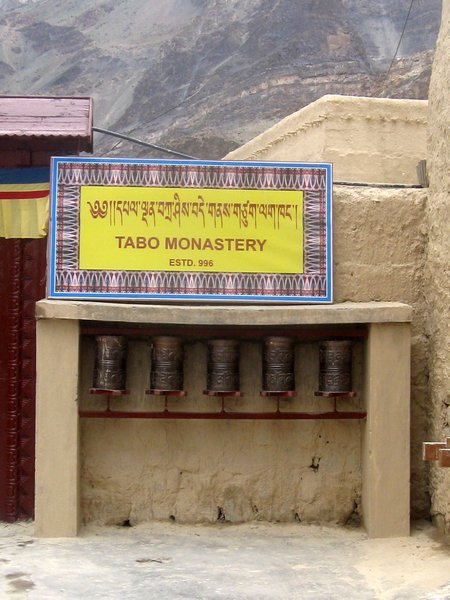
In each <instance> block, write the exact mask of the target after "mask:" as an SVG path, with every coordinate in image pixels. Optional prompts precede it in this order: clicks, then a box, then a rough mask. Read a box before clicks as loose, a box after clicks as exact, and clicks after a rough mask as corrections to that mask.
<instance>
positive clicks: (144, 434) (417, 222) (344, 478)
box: [80, 186, 428, 524]
mask: <svg viewBox="0 0 450 600" xmlns="http://www.w3.org/2000/svg"><path fill="white" fill-rule="evenodd" d="M425 203H426V191H424V190H420V189H408V190H404V189H402V190H391V189H382V188H377V189H375V190H374V189H371V188H363V187H356V186H336V187H335V190H334V252H335V265H334V274H335V300H336V301H337V302H345V301H347V300H354V301H367V300H389V301H390V300H401V301H403V302H406V303H409V304H412V305H413V306H414V307H415V316H414V320H413V348H412V352H413V365H414V369H413V370H414V376H413V391H412V404H413V409H412V410H413V416H414V422H415V425H414V430H413V445H412V454H413V477H414V481H415V482H416V485H415V494H414V497H413V498H414V505H415V510H416V512H418V513H426V511H427V509H428V503H427V494H426V486H425V483H424V477H423V473H422V470H423V468H424V467H423V463H422V461H421V459H420V445H421V442H422V441H423V439H424V437H425V427H426V418H425V404H426V393H425V388H426V369H425V366H424V365H425V363H426V359H425V357H426V340H425V338H424V335H423V331H422V329H423V327H422V325H421V323H422V322H423V312H424V306H423V295H422V270H423V257H424V251H425V243H426V236H425V232H424V230H423V220H424V214H425ZM363 352H364V345H363V343H362V342H357V343H356V345H355V348H354V387H355V390H356V391H357V392H358V397H357V398H356V399H354V400H351V401H346V402H347V403H348V404H344V405H342V408H349V409H350V408H353V407H358V406H361V402H363V399H362V395H363V394H362V392H363V389H362V387H363V386H362V382H363V377H364V374H363V367H362V364H363ZM93 353H94V347H93V340H92V338H89V337H85V338H83V340H82V350H81V356H82V374H81V381H80V399H81V406H82V408H83V409H89V408H97V409H101V408H103V404H102V403H104V400H102V399H99V398H98V397H95V396H94V397H93V396H89V395H88V393H87V390H88V388H89V387H90V386H91V385H92V365H93ZM241 355H242V358H241V389H242V391H243V392H244V396H243V398H241V399H238V400H237V399H227V406H229V407H230V409H232V408H233V407H236V408H239V410H248V411H260V410H261V411H262V410H274V408H275V404H274V400H273V399H270V398H269V399H268V398H261V397H260V396H259V390H260V389H261V344H260V343H258V342H252V341H243V342H242V344H241ZM296 380H297V391H298V393H297V397H296V398H294V399H291V400H285V401H282V406H283V408H285V409H286V410H293V411H295V410H310V411H318V410H327V409H329V408H330V406H331V405H330V401H329V400H326V399H319V398H315V397H314V391H315V390H316V389H317V381H318V344H317V343H314V342H299V343H298V344H297V346H296ZM205 382H206V346H205V343H204V342H203V341H198V340H197V341H195V340H192V341H189V340H188V341H187V343H186V362H185V389H187V391H188V396H187V397H186V398H174V399H171V400H170V403H171V407H172V408H173V409H174V410H175V409H176V408H179V409H180V410H200V411H202V410H203V411H207V410H217V409H218V408H219V405H218V404H217V403H218V402H219V400H217V399H214V398H208V397H205V396H203V394H202V391H203V389H204V387H205ZM128 387H129V388H130V390H131V394H130V396H127V397H125V398H122V399H121V398H117V399H114V401H113V402H114V407H115V408H116V409H119V407H121V406H122V407H123V408H126V409H130V410H152V409H154V410H158V409H160V408H162V402H163V401H162V400H160V399H158V398H154V397H149V396H146V395H145V393H144V390H145V389H146V388H148V387H149V348H148V342H146V341H145V340H144V339H141V340H139V339H138V340H134V341H131V343H130V351H129V381H128ZM360 496H361V423H360V422H358V421H348V422H345V421H329V422H327V421H297V422H276V421H265V422H264V421H240V422H236V421H229V422H221V421H177V420H174V421H164V420H157V421H144V420H142V421H137V420H136V421H134V420H128V419H124V420H120V421H114V420H105V421H102V420H94V419H93V420H89V419H86V420H84V419H83V420H82V422H81V505H82V516H83V520H84V521H85V522H91V521H97V522H100V523H108V524H112V523H123V522H127V521H130V522H131V523H136V522H140V521H145V520H151V519H163V520H166V519H170V518H172V519H175V520H176V521H179V522H205V521H206V522H215V521H217V520H219V521H220V520H229V521H231V522H240V521H247V520H251V519H261V520H270V521H295V520H300V521H302V522H314V521H315V522H318V521H319V522H320V521H321V522H338V523H346V522H352V523H355V522H358V519H359V509H360Z"/></svg>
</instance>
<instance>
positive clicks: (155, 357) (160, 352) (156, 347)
mask: <svg viewBox="0 0 450 600" xmlns="http://www.w3.org/2000/svg"><path fill="white" fill-rule="evenodd" d="M183 355H184V353H183V342H182V340H181V338H178V337H172V336H158V337H155V338H153V340H152V351H151V362H152V369H151V374H150V387H151V388H152V389H154V390H166V391H172V390H182V389H183Z"/></svg>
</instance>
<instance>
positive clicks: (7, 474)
mask: <svg viewBox="0 0 450 600" xmlns="http://www.w3.org/2000/svg"><path fill="white" fill-rule="evenodd" d="M46 245H47V239H46V238H43V239H38V240H28V239H27V240H16V239H9V240H5V239H3V238H0V520H4V521H15V520H17V519H27V518H33V516H34V459H35V385H36V366H35V365H36V327H35V316H34V314H35V303H36V301H37V300H40V299H42V298H44V297H45V271H46Z"/></svg>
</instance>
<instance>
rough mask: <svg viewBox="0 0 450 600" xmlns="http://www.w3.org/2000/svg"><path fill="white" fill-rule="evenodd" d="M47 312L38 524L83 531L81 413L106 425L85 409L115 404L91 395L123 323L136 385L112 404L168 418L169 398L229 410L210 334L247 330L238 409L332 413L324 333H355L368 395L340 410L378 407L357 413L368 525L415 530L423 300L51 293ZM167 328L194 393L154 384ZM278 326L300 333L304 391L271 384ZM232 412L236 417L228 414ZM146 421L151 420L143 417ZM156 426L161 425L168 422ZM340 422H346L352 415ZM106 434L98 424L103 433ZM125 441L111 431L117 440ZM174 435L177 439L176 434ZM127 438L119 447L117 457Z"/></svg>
mask: <svg viewBox="0 0 450 600" xmlns="http://www.w3.org/2000/svg"><path fill="white" fill-rule="evenodd" d="M36 315H37V388H36V398H37V404H36V432H37V433H36V440H37V442H36V517H35V532H36V535H40V536H72V535H77V532H78V527H79V523H80V504H79V498H80V476H79V473H80V455H81V454H80V443H81V440H82V439H84V434H83V430H84V433H86V430H85V428H84V427H83V428H82V435H81V436H80V422H84V424H86V425H87V424H88V423H90V424H91V425H95V423H93V420H90V419H85V418H81V419H80V411H81V412H82V413H83V412H84V411H100V410H104V409H105V399H104V398H103V397H102V396H99V395H93V394H89V388H90V387H92V369H93V359H94V346H95V342H94V336H95V335H96V334H97V333H98V332H99V331H101V332H108V333H116V332H119V333H121V334H123V335H126V336H127V337H128V339H129V356H128V359H129V361H130V362H129V367H128V378H129V379H128V381H127V389H129V390H130V394H129V395H126V396H119V397H113V398H111V409H112V410H116V409H119V410H123V411H124V412H133V411H134V412H145V411H148V410H151V411H159V412H161V413H162V417H161V419H165V418H166V415H165V414H164V408H165V402H166V401H167V402H168V408H169V409H170V410H177V411H180V412H189V411H199V412H205V413H208V412H214V413H216V414H217V411H219V412H220V411H221V403H222V398H216V397H209V396H206V395H204V394H203V391H204V389H205V377H206V343H205V342H206V341H207V340H208V339H214V338H224V337H230V338H233V339H238V340H239V343H240V347H241V360H240V369H241V383H240V389H241V391H242V392H243V397H240V398H226V399H225V400H226V410H227V412H229V413H233V415H234V414H235V413H238V412H240V411H243V412H248V413H257V412H264V411H266V410H267V411H272V412H275V411H276V404H277V402H278V400H279V402H280V412H282V411H292V412H296V411H300V412H303V411H304V412H308V411H311V412H314V411H328V412H332V411H333V406H334V398H326V397H317V396H315V395H314V392H316V391H318V369H319V360H318V346H319V342H320V340H321V339H333V338H338V337H341V338H345V339H352V340H353V341H354V351H353V354H354V356H353V370H354V373H353V390H354V391H356V392H357V396H356V398H343V399H339V398H338V399H337V402H338V409H339V410H342V411H344V410H358V411H359V410H361V411H364V412H366V413H367V417H366V419H359V420H357V421H355V422H353V423H351V422H349V423H348V425H349V426H350V427H354V428H360V440H361V451H360V465H361V512H362V515H363V522H364V526H365V527H366V529H367V532H368V534H369V536H370V537H392V536H404V535H409V419H410V404H409V398H410V346H411V339H410V321H411V318H412V309H411V307H409V306H407V305H404V304H400V303H391V302H369V303H350V302H349V303H344V304H334V305H305V306H295V305H286V306H283V305H281V306H278V305H277V306H272V305H271V306H264V305H258V306H234V305H233V306H219V305H214V306H199V305H197V306H195V305H189V306H187V305H183V306H178V305H137V304H118V303H104V302H84V301H58V300H42V301H40V302H38V303H37V305H36ZM162 334H164V335H176V336H180V337H182V338H183V339H184V340H185V344H187V354H186V359H185V364H184V375H185V381H184V389H185V390H186V391H187V395H186V396H184V397H179V398H176V397H175V398H170V397H169V398H166V397H163V396H162V397H159V396H148V395H146V394H145V390H146V389H148V387H149V365H148V338H151V337H152V336H154V335H162ZM271 334H273V335H284V334H285V335H288V336H290V337H293V338H295V340H296V359H295V360H296V392H297V395H296V396H295V397H293V398H281V399H276V398H271V397H263V396H261V395H260V391H261V388H262V384H261V343H262V340H263V339H264V337H265V336H267V335H271ZM55 365H57V366H58V368H55ZM341 401H342V404H341ZM319 407H320V408H319ZM137 416H138V415H135V417H137ZM135 417H133V418H135ZM214 418H216V417H214ZM225 418H226V419H227V420H231V419H232V418H233V417H232V415H231V414H227V415H226V416H225ZM101 421H102V420H101V419H98V420H97V422H98V426H99V427H100V429H99V431H104V429H105V427H104V426H106V421H105V422H104V423H102V422H101ZM110 422H113V421H112V420H111V421H110ZM135 422H136V423H139V421H138V420H137V419H136V421H135ZM115 423H116V428H119V430H120V428H121V427H123V426H124V425H125V423H124V422H123V421H120V420H119V419H117V420H116V421H115ZM174 424H175V423H174ZM154 425H155V426H156V429H155V434H156V432H157V430H158V429H159V427H162V426H163V423H157V422H156V423H155V424H154ZM186 425H187V423H186ZM211 425H212V424H211ZM218 425H219V424H218ZM223 425H225V424H223ZM268 425H270V428H271V429H270V431H276V430H278V429H279V428H280V427H282V426H283V424H282V423H275V422H274V423H272V424H270V423H268ZM285 425H286V424H285ZM292 425H293V424H292ZM329 425H330V426H332V428H335V427H341V423H340V422H336V423H329ZM196 427H197V428H198V427H200V430H199V435H201V428H205V427H206V423H204V422H202V421H200V420H199V421H198V425H197V426H196ZM226 427H227V429H226V430H224V431H227V432H228V431H229V432H234V433H233V434H232V435H233V439H236V442H237V443H239V442H238V437H236V436H237V435H238V433H239V427H240V425H238V423H231V422H230V423H227V424H226ZM296 427H297V426H296ZM298 427H299V428H300V429H299V430H298V431H297V428H296V429H295V431H294V429H292V428H290V429H289V431H290V435H289V440H290V442H289V443H292V444H293V445H294V446H295V444H297V443H298V440H299V436H300V439H301V435H302V434H301V431H302V429H303V425H302V423H298ZM90 429H92V428H91V427H90ZM172 429H173V428H170V430H172ZM166 431H168V429H167V428H166ZM177 431H179V432H180V433H181V432H183V439H184V440H185V443H186V444H189V443H188V440H189V438H188V434H189V431H190V429H189V428H186V427H183V428H182V429H179V428H177ZM97 434H98V432H97V433H95V432H94V431H93V436H94V437H93V438H92V439H93V440H95V439H97V437H98V435H97ZM246 439H247V438H246ZM113 441H114V439H113V438H111V443H113ZM150 441H151V440H150ZM243 441H244V440H243ZM311 441H313V440H312V438H311ZM149 443H150V442H149ZM173 443H177V442H176V439H174V440H173ZM108 448H109V446H108V447H106V446H105V451H106V452H108V451H111V448H109V450H108ZM121 448H122V446H120V447H116V448H115V450H114V451H115V454H116V455H117V458H119V456H120V452H119V451H120V450H121ZM169 450H170V448H169ZM122 451H123V452H125V453H126V452H127V447H126V446H123V448H122ZM336 451H337V450H336ZM118 452H119V454H118ZM86 458H87V457H86V456H85V458H84V460H86ZM124 460H125V457H124Z"/></svg>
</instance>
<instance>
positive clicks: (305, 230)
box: [48, 157, 332, 303]
mask: <svg viewBox="0 0 450 600" xmlns="http://www.w3.org/2000/svg"><path fill="white" fill-rule="evenodd" d="M331 225H332V222H331V165H329V164H300V163H257V162H225V161H173V160H139V159H112V158H110V159H101V158H82V157H77V158H66V157H64V158H53V159H52V181H51V214H50V235H49V244H50V257H49V277H48V296H49V297H50V298H67V299H81V298H83V299H93V300H100V299H101V300H106V299H109V300H132V301H137V300H162V301H168V300H175V301H180V300H185V301H191V300H192V301H194V300H199V301H222V302H223V301H241V302H242V301H246V302H262V301H264V302H267V301H269V302H307V303H315V302H331V301H332V244H331V231H332V227H331Z"/></svg>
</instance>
